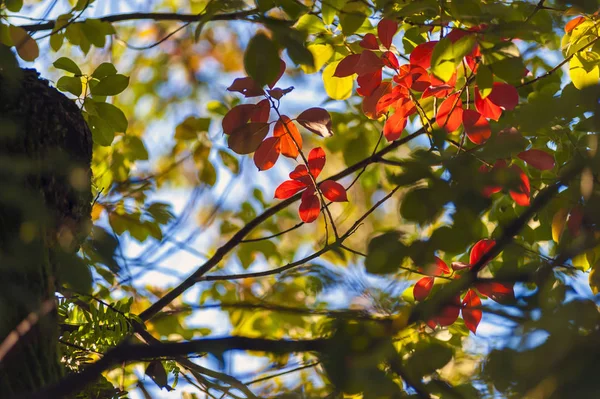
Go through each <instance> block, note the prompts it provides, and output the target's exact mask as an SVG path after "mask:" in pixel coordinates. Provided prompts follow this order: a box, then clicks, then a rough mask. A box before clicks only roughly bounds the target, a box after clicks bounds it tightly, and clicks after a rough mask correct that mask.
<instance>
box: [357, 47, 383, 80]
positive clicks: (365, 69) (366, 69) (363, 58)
mask: <svg viewBox="0 0 600 399" xmlns="http://www.w3.org/2000/svg"><path fill="white" fill-rule="evenodd" d="M381 68H383V61H381V58H379V57H378V56H377V54H375V53H374V52H372V51H371V50H365V51H363V52H362V53H361V54H360V59H359V60H358V62H357V63H356V66H355V70H356V73H357V74H358V76H361V75H367V74H370V73H373V72H377V71H378V70H381Z"/></svg>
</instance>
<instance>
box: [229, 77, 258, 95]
mask: <svg viewBox="0 0 600 399" xmlns="http://www.w3.org/2000/svg"><path fill="white" fill-rule="evenodd" d="M227 90H229V91H235V92H238V93H242V94H243V95H244V96H245V97H247V98H248V97H257V96H262V95H263V94H265V92H264V91H263V89H262V88H261V87H260V86H259V85H258V84H256V82H255V81H254V80H253V79H252V78H250V77H245V78H237V79H235V80H234V81H233V83H232V84H231V86H229V87H228V88H227Z"/></svg>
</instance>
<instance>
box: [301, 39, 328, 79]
mask: <svg viewBox="0 0 600 399" xmlns="http://www.w3.org/2000/svg"><path fill="white" fill-rule="evenodd" d="M307 48H308V51H310V52H311V53H312V55H313V58H314V60H315V65H314V67H311V66H308V65H301V66H300V68H302V70H303V71H304V73H307V74H311V73H317V72H318V71H319V70H321V68H323V65H325V63H326V62H327V61H329V60H330V59H331V57H332V56H333V53H334V51H333V47H332V46H331V45H330V44H311V45H309V46H308V47H307Z"/></svg>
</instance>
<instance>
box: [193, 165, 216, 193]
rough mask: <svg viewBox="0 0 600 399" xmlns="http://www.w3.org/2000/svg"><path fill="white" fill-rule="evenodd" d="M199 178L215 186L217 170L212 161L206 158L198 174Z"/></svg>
mask: <svg viewBox="0 0 600 399" xmlns="http://www.w3.org/2000/svg"><path fill="white" fill-rule="evenodd" d="M198 178H199V179H200V181H201V182H202V183H205V184H208V185H209V186H211V187H212V186H214V185H215V183H216V182H217V171H216V170H215V167H214V166H213V164H212V163H210V161H208V160H206V162H204V164H203V165H202V169H200V173H199V174H198Z"/></svg>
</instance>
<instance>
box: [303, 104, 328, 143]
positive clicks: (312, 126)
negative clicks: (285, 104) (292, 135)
mask: <svg viewBox="0 0 600 399" xmlns="http://www.w3.org/2000/svg"><path fill="white" fill-rule="evenodd" d="M296 121H297V122H298V123H299V124H300V125H302V126H303V127H305V128H306V129H308V130H310V131H311V132H313V133H315V134H318V135H319V136H321V137H331V136H333V131H332V130H331V115H329V112H327V110H325V109H323V108H318V107H313V108H309V109H307V110H304V111H302V112H301V113H300V115H298V117H297V118H296Z"/></svg>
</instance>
